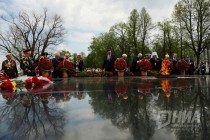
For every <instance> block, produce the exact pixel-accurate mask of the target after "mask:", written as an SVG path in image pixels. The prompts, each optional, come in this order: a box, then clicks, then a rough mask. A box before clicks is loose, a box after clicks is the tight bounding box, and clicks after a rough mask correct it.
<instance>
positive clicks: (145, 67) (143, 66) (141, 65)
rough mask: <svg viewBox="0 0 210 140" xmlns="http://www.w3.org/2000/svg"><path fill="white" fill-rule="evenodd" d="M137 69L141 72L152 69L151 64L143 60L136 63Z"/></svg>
mask: <svg viewBox="0 0 210 140" xmlns="http://www.w3.org/2000/svg"><path fill="white" fill-rule="evenodd" d="M137 67H138V68H139V69H140V70H142V71H147V70H151V69H152V64H151V63H150V61H148V60H145V59H144V60H140V61H139V62H138V63H137Z"/></svg>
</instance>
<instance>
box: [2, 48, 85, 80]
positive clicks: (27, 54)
mask: <svg viewBox="0 0 210 140" xmlns="http://www.w3.org/2000/svg"><path fill="white" fill-rule="evenodd" d="M23 53H24V57H22V58H21V59H20V68H21V70H22V71H23V75H27V76H36V75H37V72H36V67H37V64H38V62H39V61H40V60H41V59H48V60H50V61H52V64H53V70H52V78H61V74H60V72H59V71H58V70H57V69H56V68H57V66H58V64H59V63H61V62H62V61H64V60H65V61H71V60H70V59H69V54H68V53H66V54H65V56H64V57H61V56H60V53H56V54H55V57H54V58H52V59H50V58H48V53H46V52H44V53H42V54H41V55H40V57H39V58H38V60H34V59H33V58H32V57H31V51H30V50H29V49H27V50H24V51H23ZM72 63H73V62H72ZM74 66H75V68H76V72H79V71H83V70H84V65H83V60H82V57H81V55H78V56H77V58H76V62H75V63H74ZM1 73H4V74H6V75H7V76H9V78H16V77H18V76H19V75H18V69H17V64H16V62H15V60H14V59H13V58H12V54H11V53H8V54H7V55H6V60H4V61H3V62H2V69H1ZM50 75H51V71H50Z"/></svg>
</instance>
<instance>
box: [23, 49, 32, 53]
mask: <svg viewBox="0 0 210 140" xmlns="http://www.w3.org/2000/svg"><path fill="white" fill-rule="evenodd" d="M30 51H31V50H30V49H26V50H24V51H23V52H24V53H27V52H30Z"/></svg>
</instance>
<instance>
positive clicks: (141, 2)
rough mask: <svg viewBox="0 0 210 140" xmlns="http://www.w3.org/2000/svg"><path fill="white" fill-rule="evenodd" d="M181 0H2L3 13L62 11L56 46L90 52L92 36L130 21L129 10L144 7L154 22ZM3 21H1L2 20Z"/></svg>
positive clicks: (168, 14)
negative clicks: (62, 28)
mask: <svg viewBox="0 0 210 140" xmlns="http://www.w3.org/2000/svg"><path fill="white" fill-rule="evenodd" d="M177 2H178V0H0V15H6V14H8V13H10V12H18V11H19V10H34V11H38V12H41V11H42V10H43V8H47V9H48V11H49V14H55V13H56V14H59V15H61V16H62V17H63V19H64V22H65V23H64V26H65V28H66V30H67V35H66V37H65V42H64V43H63V44H61V45H59V46H57V47H56V50H59V48H60V49H63V48H65V49H67V50H69V51H70V52H71V53H74V52H76V53H79V52H81V51H83V52H85V53H86V54H87V53H88V47H89V45H90V42H91V39H92V38H93V37H96V36H98V35H99V34H100V33H102V32H107V31H108V30H109V28H110V27H111V26H112V25H114V24H116V23H118V22H121V21H125V22H126V21H127V20H128V17H129V15H130V12H131V11H132V10H133V9H134V8H135V9H137V10H138V11H140V10H141V8H142V7H145V8H146V10H147V11H148V13H149V14H150V16H151V17H152V21H153V22H158V21H162V20H164V19H166V18H170V17H171V13H172V11H173V7H174V5H175V4H176V3H177ZM0 25H1V23H0Z"/></svg>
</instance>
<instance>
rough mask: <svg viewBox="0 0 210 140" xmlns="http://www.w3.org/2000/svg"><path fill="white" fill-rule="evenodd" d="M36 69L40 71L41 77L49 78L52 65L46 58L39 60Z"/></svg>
mask: <svg viewBox="0 0 210 140" xmlns="http://www.w3.org/2000/svg"><path fill="white" fill-rule="evenodd" d="M36 69H38V70H39V71H40V74H41V75H42V76H45V77H49V76H50V75H51V71H52V70H53V63H52V61H51V60H50V59H48V58H42V59H40V60H39V62H38V64H37V68H36Z"/></svg>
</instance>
